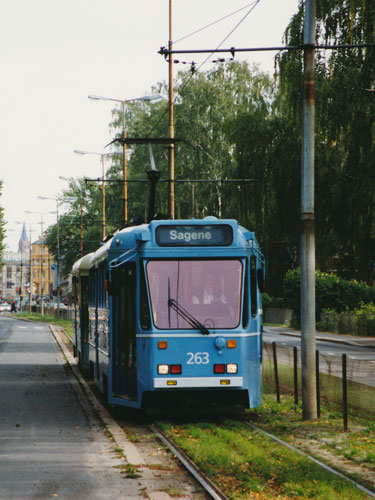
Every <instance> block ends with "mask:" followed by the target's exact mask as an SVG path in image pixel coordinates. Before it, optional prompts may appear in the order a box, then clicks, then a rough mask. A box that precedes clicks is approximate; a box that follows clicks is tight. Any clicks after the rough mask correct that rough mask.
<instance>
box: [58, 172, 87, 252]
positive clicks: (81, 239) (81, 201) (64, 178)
mask: <svg viewBox="0 0 375 500" xmlns="http://www.w3.org/2000/svg"><path fill="white" fill-rule="evenodd" d="M59 179H61V180H63V181H72V178H71V177H63V176H62V175H60V176H59ZM79 189H80V192H81V199H80V203H79V205H80V216H81V224H80V253H81V257H83V192H82V185H81V184H80V185H79ZM68 199H70V198H68Z"/></svg>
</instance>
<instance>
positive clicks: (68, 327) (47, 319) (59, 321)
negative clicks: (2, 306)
mask: <svg viewBox="0 0 375 500" xmlns="http://www.w3.org/2000/svg"><path fill="white" fill-rule="evenodd" d="M13 317H15V318H20V319H27V320H29V321H36V322H38V323H50V324H52V325H57V326H61V327H62V328H64V330H65V331H66V333H67V334H68V335H69V337H70V338H71V339H72V338H73V326H72V320H71V319H64V318H55V317H54V316H50V315H48V314H39V313H31V314H30V313H27V312H19V313H15V314H14V315H13Z"/></svg>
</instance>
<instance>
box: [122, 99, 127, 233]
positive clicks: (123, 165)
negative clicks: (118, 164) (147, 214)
mask: <svg viewBox="0 0 375 500" xmlns="http://www.w3.org/2000/svg"><path fill="white" fill-rule="evenodd" d="M122 137H123V139H126V128H125V102H122ZM122 155H123V156H122V170H123V178H124V185H123V188H122V192H123V198H124V227H126V226H127V225H128V182H127V164H126V142H125V141H124V144H123V145H122Z"/></svg>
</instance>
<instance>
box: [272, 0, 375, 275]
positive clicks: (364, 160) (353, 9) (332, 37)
mask: <svg viewBox="0 0 375 500" xmlns="http://www.w3.org/2000/svg"><path fill="white" fill-rule="evenodd" d="M303 21H304V20H303V6H302V4H301V5H300V9H299V12H298V13H297V14H296V15H295V16H294V17H293V19H292V21H291V23H290V24H289V26H288V28H287V30H286V33H285V41H286V44H287V45H298V44H302V43H303ZM374 42H375V3H374V2H373V1H372V0H344V1H342V0H340V1H339V0H322V1H320V2H319V5H318V6H317V44H318V45H319V44H321V45H322V44H328V45H333V44H336V45H338V44H351V45H360V44H365V43H374ZM302 57H303V55H302V51H295V52H294V51H293V52H289V53H285V54H283V55H282V56H280V59H279V67H280V93H281V94H280V101H279V102H280V111H281V113H282V114H283V116H285V117H286V118H287V119H288V121H289V122H290V123H291V122H293V121H294V122H295V123H296V124H297V125H298V126H299V124H300V123H301V103H302V94H301V92H302V71H303V64H302ZM374 90H375V48H374V47H371V48H367V47H357V48H345V49H337V50H318V51H317V54H316V139H315V150H316V160H315V166H316V169H315V175H316V181H315V184H316V190H315V192H316V202H315V210H316V232H317V261H318V266H319V267H320V268H321V269H322V270H333V271H337V272H338V274H340V275H341V276H344V277H347V278H359V279H363V280H366V279H367V278H368V276H369V272H368V262H369V260H370V259H372V258H373V257H374V255H375V200H374V196H373V193H374V192H375V154H374V153H375V141H374V138H375V99H374V98H375V92H374ZM295 137H296V140H297V141H300V133H297V134H296V136H295Z"/></svg>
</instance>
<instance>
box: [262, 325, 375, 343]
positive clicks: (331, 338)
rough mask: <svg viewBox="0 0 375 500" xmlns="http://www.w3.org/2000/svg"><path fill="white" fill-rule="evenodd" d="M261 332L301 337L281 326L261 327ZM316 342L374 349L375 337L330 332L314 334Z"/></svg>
mask: <svg viewBox="0 0 375 500" xmlns="http://www.w3.org/2000/svg"><path fill="white" fill-rule="evenodd" d="M263 331H264V332H266V333H274V334H275V333H276V334H279V335H291V336H295V337H300V336H301V331H300V330H294V329H293V328H288V327H283V326H265V327H263ZM316 340H320V341H326V342H335V343H337V344H346V345H354V346H361V347H369V348H375V337H354V336H353V335H340V334H338V333H331V332H316Z"/></svg>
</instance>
